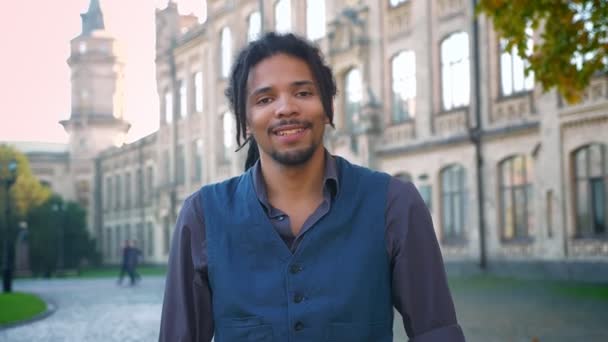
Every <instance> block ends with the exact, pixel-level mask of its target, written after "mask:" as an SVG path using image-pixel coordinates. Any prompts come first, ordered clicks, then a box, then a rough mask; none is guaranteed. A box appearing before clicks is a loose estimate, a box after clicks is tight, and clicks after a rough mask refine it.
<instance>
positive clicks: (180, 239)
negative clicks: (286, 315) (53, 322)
mask: <svg viewBox="0 0 608 342" xmlns="http://www.w3.org/2000/svg"><path fill="white" fill-rule="evenodd" d="M325 165H326V166H325V175H324V181H323V184H324V186H323V202H322V203H321V204H320V205H319V207H318V208H317V209H316V210H315V211H314V212H313V213H312V215H310V217H308V219H307V220H306V221H305V222H304V224H303V226H302V229H301V230H300V233H299V234H298V235H297V236H294V235H293V233H292V232H291V228H290V220H289V216H288V215H286V214H285V213H284V212H282V211H280V210H279V209H276V208H273V207H272V205H270V203H269V202H268V196H267V192H266V186H265V183H264V179H263V177H262V173H261V165H260V163H259V162H258V163H256V164H255V166H253V167H254V169H253V178H254V188H255V192H256V194H257V197H258V200H259V202H260V205H261V206H262V207H263V208H264V209H265V211H266V213H267V215H268V218H269V219H270V221H271V222H272V224H273V226H274V228H275V230H276V231H277V233H278V234H279V235H280V236H281V238H282V239H283V241H285V244H286V245H287V246H288V247H289V248H290V249H291V250H292V251H295V250H296V249H297V247H298V245H299V243H300V241H301V240H302V237H303V236H304V235H305V234H306V232H307V231H309V230H310V229H314V225H315V223H316V222H317V221H318V220H319V219H321V218H322V217H323V216H325V215H326V214H327V213H328V212H329V211H330V210H331V207H332V201H333V199H334V198H335V196H336V194H337V193H338V192H339V191H340V180H339V179H338V174H337V166H336V161H335V159H334V157H332V156H331V155H329V153H326V163H325ZM200 201H201V198H200V193H199V192H196V193H194V194H193V195H191V196H190V197H188V198H187V199H186V200H185V201H184V205H183V207H182V210H181V212H180V215H179V218H178V220H177V225H176V227H175V231H174V234H173V239H172V242H171V253H170V256H169V271H168V274H167V282H166V286H165V297H164V303H163V311H162V320H161V328H160V341H205V342H208V341H211V339H212V337H213V330H214V323H213V314H212V304H211V301H212V299H213V294H212V292H211V289H210V287H209V279H208V275H207V241H206V239H205V223H204V222H205V220H204V213H203V212H202V205H201V203H200ZM406 211H409V213H410V214H409V215H405V214H404V212H406ZM385 217H386V227H385V240H386V251H387V253H388V255H389V256H390V261H391V268H392V296H393V304H394V306H395V308H396V309H397V310H398V311H399V313H400V314H401V315H402V317H403V325H404V327H405V331H406V332H407V335H408V336H409V337H410V341H415V342H435V341H437V342H439V341H442V342H452V341H454V342H460V341H464V335H463V333H462V330H461V328H460V326H459V325H458V323H457V321H456V313H455V310H454V304H453V302H452V297H451V294H450V291H449V288H448V285H447V280H446V275H445V270H444V267H443V260H442V257H441V252H440V250H439V244H438V243H437V238H436V237H435V231H434V229H433V222H432V220H431V216H430V214H429V211H428V209H427V208H426V205H425V204H424V201H423V200H422V198H421V197H420V195H419V193H418V191H417V190H416V188H415V187H414V185H413V184H412V183H409V182H408V183H404V182H402V181H400V180H398V179H397V178H394V177H393V178H391V180H390V182H389V186H388V194H387V201H386V211H385Z"/></svg>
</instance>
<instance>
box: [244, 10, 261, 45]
mask: <svg viewBox="0 0 608 342" xmlns="http://www.w3.org/2000/svg"><path fill="white" fill-rule="evenodd" d="M247 22H248V24H249V27H248V29H247V41H248V42H250V41H252V40H255V39H257V38H258V36H259V35H260V33H261V32H262V17H261V16H260V12H259V11H255V12H253V13H251V14H250V15H249V18H248V19H247Z"/></svg>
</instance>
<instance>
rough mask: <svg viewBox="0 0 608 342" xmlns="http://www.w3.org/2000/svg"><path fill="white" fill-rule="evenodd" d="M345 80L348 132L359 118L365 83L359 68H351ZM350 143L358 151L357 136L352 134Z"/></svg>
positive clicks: (345, 112)
mask: <svg viewBox="0 0 608 342" xmlns="http://www.w3.org/2000/svg"><path fill="white" fill-rule="evenodd" d="M344 82H345V87H344V88H345V89H346V91H345V98H344V114H345V128H346V130H347V131H348V132H353V131H354V130H355V125H356V122H357V121H358V120H359V112H360V111H361V100H362V99H363V84H362V80H361V72H359V69H357V68H353V69H351V70H350V71H349V72H348V73H347V74H346V78H345V80H344ZM350 145H351V146H350V147H351V149H352V150H353V151H354V152H357V151H358V149H359V148H358V142H357V136H355V135H351V138H350Z"/></svg>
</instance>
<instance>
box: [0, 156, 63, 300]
mask: <svg viewBox="0 0 608 342" xmlns="http://www.w3.org/2000/svg"><path fill="white" fill-rule="evenodd" d="M11 161H16V162H17V174H16V178H15V179H14V180H15V182H14V183H13V185H12V186H10V189H6V187H7V184H8V183H7V182H6V181H5V180H7V179H9V178H12V175H10V174H9V173H8V169H7V167H6V165H8V164H9V162H11ZM0 165H2V166H3V167H2V169H0V179H1V180H2V182H1V185H0V187H1V189H0V223H1V224H2V227H1V230H0V263H1V264H2V266H3V272H2V277H3V287H4V290H5V291H7V292H10V290H11V287H12V286H11V285H12V278H13V269H14V263H15V248H14V247H15V239H16V237H17V233H18V227H19V222H21V221H23V220H24V219H25V217H26V215H27V214H28V212H29V211H30V210H31V209H32V208H33V207H36V206H38V205H40V204H41V203H43V202H44V201H45V200H46V199H47V198H48V197H49V196H50V194H51V191H50V189H48V188H46V187H44V186H42V185H41V184H40V182H38V180H37V179H36V178H35V177H34V176H33V175H32V172H31V170H30V166H29V163H28V160H27V158H26V157H25V155H24V154H23V153H20V152H19V151H17V150H16V149H14V148H12V147H10V146H7V145H0Z"/></svg>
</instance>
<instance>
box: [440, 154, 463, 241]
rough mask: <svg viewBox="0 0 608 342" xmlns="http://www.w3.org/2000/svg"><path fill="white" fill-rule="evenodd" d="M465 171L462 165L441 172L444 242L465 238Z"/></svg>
mask: <svg viewBox="0 0 608 342" xmlns="http://www.w3.org/2000/svg"><path fill="white" fill-rule="evenodd" d="M464 180H465V171H464V167H462V166H461V165H452V166H448V167H446V168H445V169H443V170H442V171H441V225H442V229H443V234H442V239H443V240H444V241H450V240H459V239H462V238H464V222H465V214H466V208H465V186H464Z"/></svg>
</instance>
